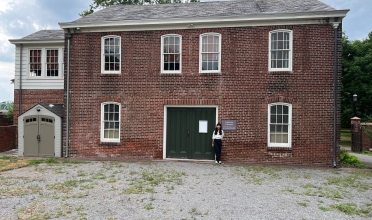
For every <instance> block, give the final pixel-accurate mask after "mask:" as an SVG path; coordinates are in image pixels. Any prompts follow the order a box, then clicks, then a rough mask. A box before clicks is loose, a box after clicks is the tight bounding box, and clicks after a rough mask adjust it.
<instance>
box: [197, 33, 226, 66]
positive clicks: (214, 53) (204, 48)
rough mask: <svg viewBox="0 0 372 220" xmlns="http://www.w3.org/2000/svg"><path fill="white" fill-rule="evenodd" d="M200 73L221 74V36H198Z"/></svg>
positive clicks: (214, 34)
mask: <svg viewBox="0 0 372 220" xmlns="http://www.w3.org/2000/svg"><path fill="white" fill-rule="evenodd" d="M199 51H200V55H199V72H200V73H213V72H215V73H220V72H221V34H217V33H207V34H202V35H200V48H199Z"/></svg>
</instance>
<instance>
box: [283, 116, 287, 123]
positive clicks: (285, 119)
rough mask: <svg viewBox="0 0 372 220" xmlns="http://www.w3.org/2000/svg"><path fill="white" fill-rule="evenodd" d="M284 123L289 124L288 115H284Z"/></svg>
mask: <svg viewBox="0 0 372 220" xmlns="http://www.w3.org/2000/svg"><path fill="white" fill-rule="evenodd" d="M283 123H284V124H288V115H283Z"/></svg>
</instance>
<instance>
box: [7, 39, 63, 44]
mask: <svg viewBox="0 0 372 220" xmlns="http://www.w3.org/2000/svg"><path fill="white" fill-rule="evenodd" d="M8 41H9V42H10V43H11V44H50V43H64V42H65V39H64V38H62V39H61V38H58V39H29V40H27V39H9V40H8Z"/></svg>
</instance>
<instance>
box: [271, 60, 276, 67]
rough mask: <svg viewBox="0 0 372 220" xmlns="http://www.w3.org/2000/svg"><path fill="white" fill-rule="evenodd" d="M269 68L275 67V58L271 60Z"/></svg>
mask: <svg viewBox="0 0 372 220" xmlns="http://www.w3.org/2000/svg"><path fill="white" fill-rule="evenodd" d="M271 68H276V60H272V61H271Z"/></svg>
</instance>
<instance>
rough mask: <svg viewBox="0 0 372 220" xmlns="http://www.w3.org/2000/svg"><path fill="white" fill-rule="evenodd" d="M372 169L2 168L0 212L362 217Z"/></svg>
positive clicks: (169, 164)
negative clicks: (6, 169)
mask: <svg viewBox="0 0 372 220" xmlns="http://www.w3.org/2000/svg"><path fill="white" fill-rule="evenodd" d="M371 186H372V172H370V171H344V170H331V169H304V168H303V169H295V168H275V167H260V166H230V165H215V164H211V163H193V162H173V161H162V162H144V163H143V162H135V163H130V162H89V163H72V162H71V163H57V164H40V165H37V166H31V167H25V168H21V169H17V170H11V171H6V172H2V173H0V219H367V218H370V217H371V216H372V188H371Z"/></svg>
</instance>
